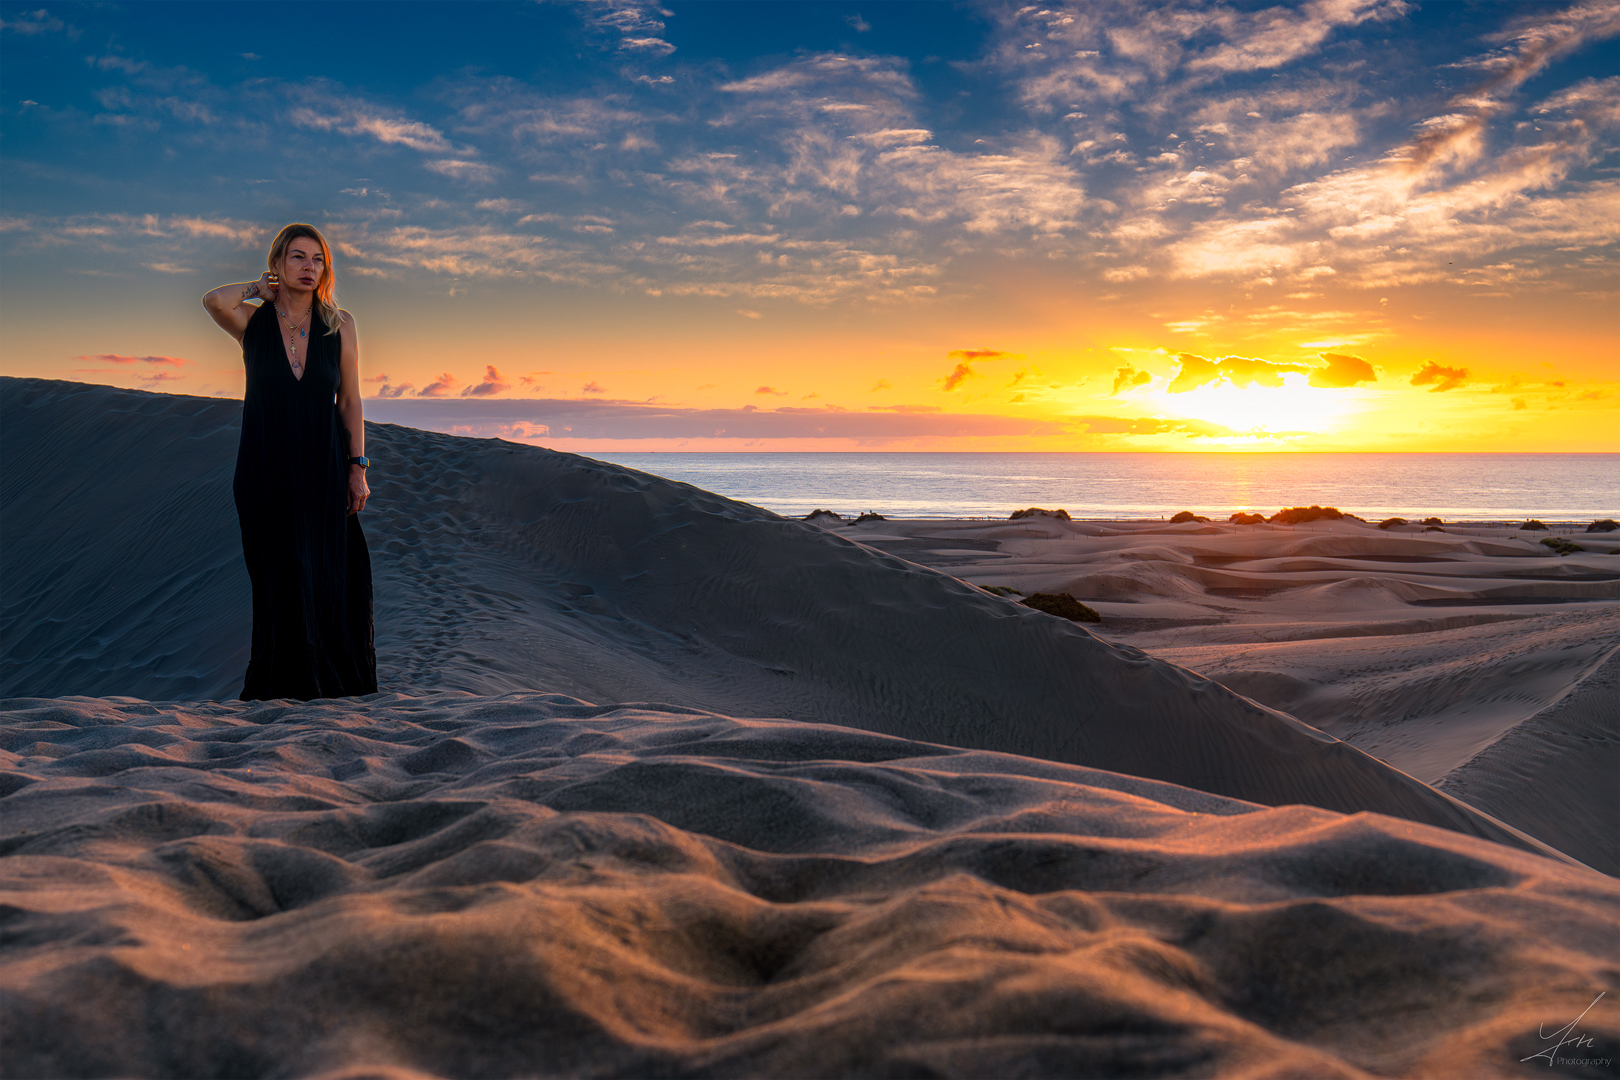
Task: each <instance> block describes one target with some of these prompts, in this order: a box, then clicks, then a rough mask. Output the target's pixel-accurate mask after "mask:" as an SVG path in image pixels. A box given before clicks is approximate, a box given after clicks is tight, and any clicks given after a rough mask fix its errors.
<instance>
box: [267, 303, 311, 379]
mask: <svg viewBox="0 0 1620 1080" xmlns="http://www.w3.org/2000/svg"><path fill="white" fill-rule="evenodd" d="M314 310H315V305H314V304H310V305H309V310H308V311H305V312H304V314H303V316H302V317H301V318H300V319H299V320H298V321H297V322H296V323H295V322H293V321H292V319H291V318H289V317H288V315H287V313H286V312H285V311H282V310H281V308H280V307H279V306H276V314H277V315H280V316H281V321H282V322H284V323H286V324H287V352H288V354H289V355H288V357H287V359H288V360H289V361H290V362H291V363H292V369H293V374H294V375H299V374H301V373H302V372H303V370H304V363H303V361H302V360H299V359H298V341H299V338H307V337H308V336H309V331H308V330H305V329H304V328H303V326H304V323H306V322H308V321H309V314H310V312H311V311H314ZM294 335H296V336H294Z"/></svg>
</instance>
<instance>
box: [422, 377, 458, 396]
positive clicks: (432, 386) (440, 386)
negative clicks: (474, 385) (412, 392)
mask: <svg viewBox="0 0 1620 1080" xmlns="http://www.w3.org/2000/svg"><path fill="white" fill-rule="evenodd" d="M460 381H461V380H460V379H458V378H456V377H455V376H454V375H452V374H450V373H449V372H448V371H447V372H445V373H444V374H443V375H440V376H439V377H438V378H437V379H434V380H433V381H432V382H430V383H428V384H427V385H426V386H424V387H422V392H421V395H420V396H421V397H444V396H445V395H446V394H448V393H450V391H452V390H454V389H455V388H456V384H457V383H459V382H460Z"/></svg>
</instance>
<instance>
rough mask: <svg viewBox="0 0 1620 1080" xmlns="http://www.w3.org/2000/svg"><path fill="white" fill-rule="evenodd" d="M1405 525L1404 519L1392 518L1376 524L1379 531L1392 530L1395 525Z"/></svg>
mask: <svg viewBox="0 0 1620 1080" xmlns="http://www.w3.org/2000/svg"><path fill="white" fill-rule="evenodd" d="M1405 524H1406V519H1405V518H1403V517H1393V518H1385V519H1384V520H1383V521H1380V522H1379V523H1378V527H1379V528H1380V529H1393V528H1394V527H1395V526H1397V525H1405Z"/></svg>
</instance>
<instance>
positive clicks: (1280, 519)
mask: <svg viewBox="0 0 1620 1080" xmlns="http://www.w3.org/2000/svg"><path fill="white" fill-rule="evenodd" d="M1345 519H1349V520H1350V521H1365V520H1367V519H1366V518H1359V517H1357V516H1356V515H1354V514H1346V513H1345V512H1344V511H1342V510H1340V509H1339V508H1338V507H1336V506H1317V505H1316V504H1315V503H1312V504H1311V505H1310V506H1290V507H1287V508H1285V509H1282V510H1279V511H1277V512H1276V513H1275V514H1272V515H1271V517H1270V518H1268V519H1267V520H1268V521H1270V522H1271V523H1272V524H1273V525H1278V524H1281V525H1303V524H1305V523H1306V522H1307V521H1341V520H1345Z"/></svg>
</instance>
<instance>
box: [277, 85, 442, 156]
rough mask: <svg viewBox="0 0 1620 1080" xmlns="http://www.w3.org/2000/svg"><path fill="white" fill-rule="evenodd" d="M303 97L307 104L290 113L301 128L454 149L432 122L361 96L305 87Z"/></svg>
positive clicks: (427, 149) (426, 149)
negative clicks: (392, 111)
mask: <svg viewBox="0 0 1620 1080" xmlns="http://www.w3.org/2000/svg"><path fill="white" fill-rule="evenodd" d="M300 96H301V97H302V98H303V99H304V100H305V101H306V102H308V104H305V105H302V106H299V107H298V108H295V109H293V110H292V111H291V112H290V113H288V115H287V118H288V119H289V120H291V121H292V122H293V123H294V124H297V125H298V126H299V127H304V128H310V129H313V130H316V131H336V132H339V133H340V134H343V135H363V136H366V137H368V138H372V139H375V140H377V141H378V142H380V143H382V144H384V145H385V146H407V147H409V148H411V149H412V150H419V151H421V152H422V153H424V154H446V153H451V152H453V151H454V149H455V148H454V147H453V146H452V145H451V144H450V140H449V139H446V138H445V137H444V133H443V132H441V131H440V130H439V129H438V128H435V127H433V126H432V125H430V124H424V123H422V122H421V121H418V120H410V119H408V118H406V117H404V116H401V115H399V114H398V113H394V114H393V115H389V114H390V112H391V110H388V109H384V108H380V107H378V106H376V105H373V104H371V103H370V102H367V101H363V100H360V99H358V98H349V97H340V96H335V95H330V94H326V93H323V92H321V91H319V90H315V89H304V90H302V92H301V93H300Z"/></svg>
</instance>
